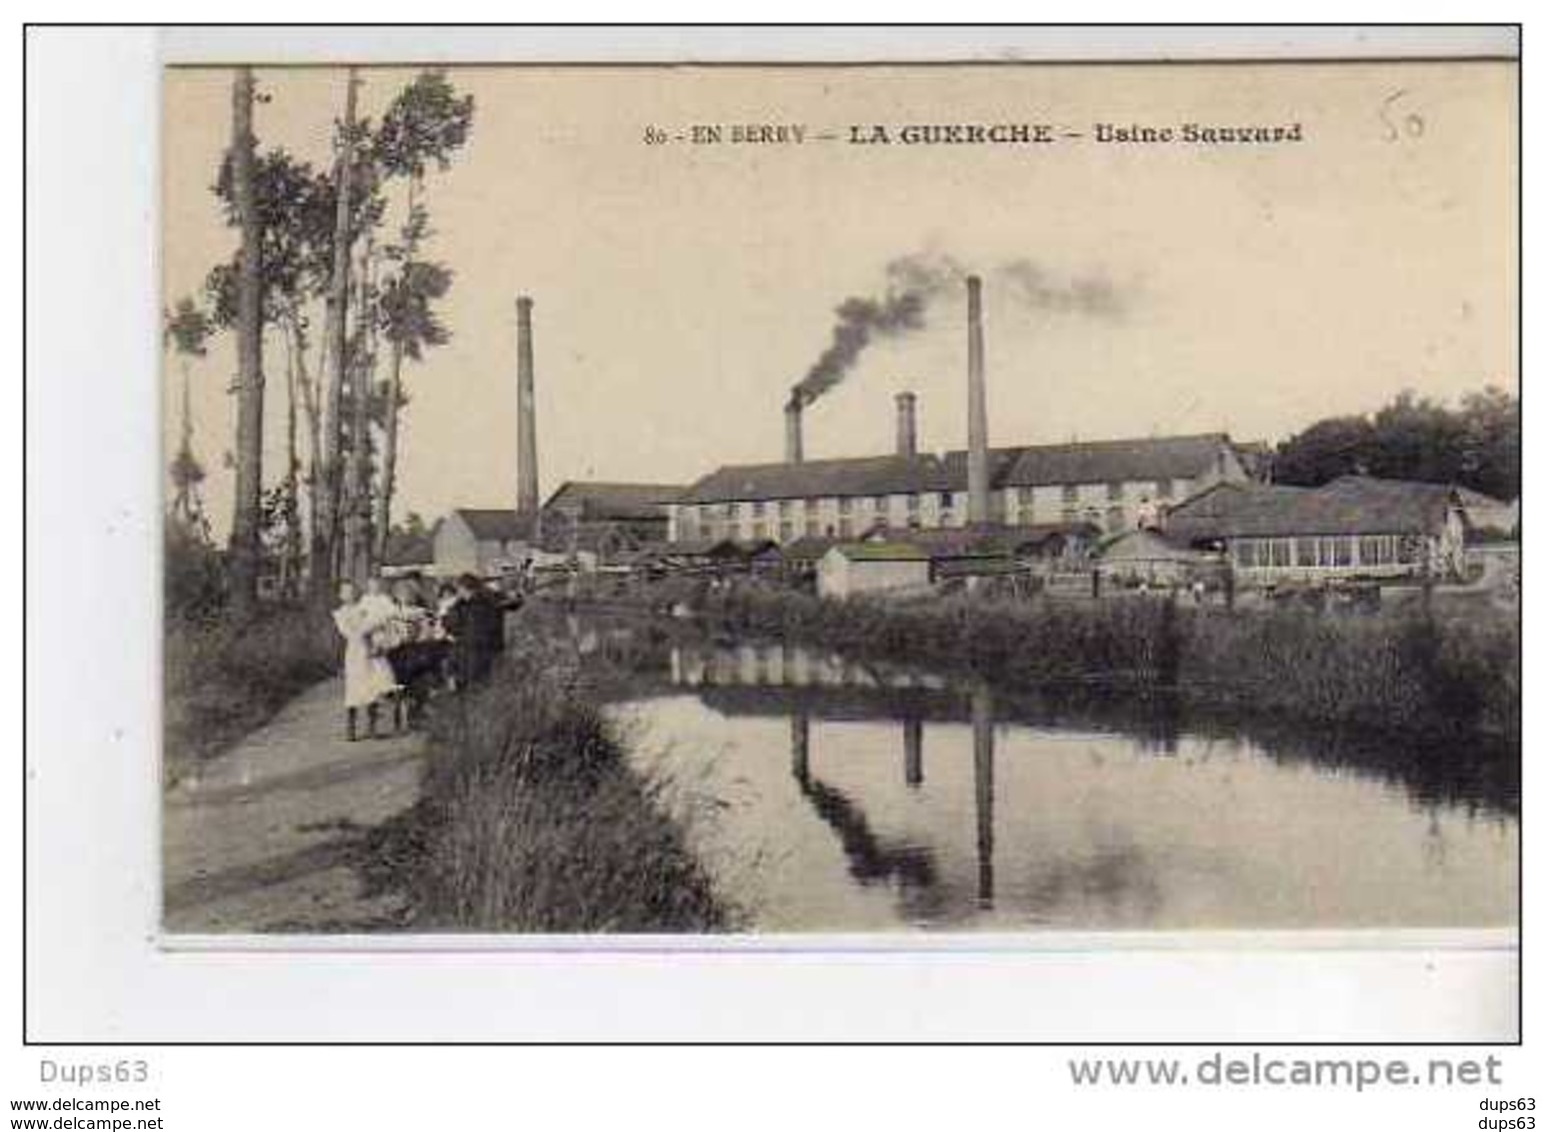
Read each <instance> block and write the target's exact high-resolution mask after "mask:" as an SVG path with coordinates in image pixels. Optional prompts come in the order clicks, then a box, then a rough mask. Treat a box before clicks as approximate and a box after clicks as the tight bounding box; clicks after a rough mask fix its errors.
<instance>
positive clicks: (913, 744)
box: [901, 717, 923, 790]
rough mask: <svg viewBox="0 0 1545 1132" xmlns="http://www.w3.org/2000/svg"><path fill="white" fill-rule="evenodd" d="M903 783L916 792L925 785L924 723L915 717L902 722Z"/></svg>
mask: <svg viewBox="0 0 1545 1132" xmlns="http://www.w3.org/2000/svg"><path fill="white" fill-rule="evenodd" d="M901 728H902V730H901V734H902V747H903V750H904V754H903V755H902V763H901V767H902V771H901V773H902V781H903V782H905V783H906V784H907V785H908V786H910V787H912V788H913V789H914V790H916V789H917V788H918V787H919V786H921V785H922V784H923V721H922V720H921V719H917V718H915V717H913V718H909V719H906V720H903V721H902V724H901Z"/></svg>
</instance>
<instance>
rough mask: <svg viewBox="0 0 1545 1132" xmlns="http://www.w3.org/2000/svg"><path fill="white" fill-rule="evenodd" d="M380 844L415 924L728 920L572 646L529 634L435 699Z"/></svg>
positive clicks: (507, 927)
mask: <svg viewBox="0 0 1545 1132" xmlns="http://www.w3.org/2000/svg"><path fill="white" fill-rule="evenodd" d="M429 760H430V761H429V768H428V771H427V773H426V777H425V781H424V786H423V796H422V799H421V801H420V802H419V804H418V805H417V806H416V807H415V808H414V809H413V810H412V811H411V812H410V813H409V814H407V815H406V816H405V817H403V818H401V819H399V820H398V821H397V822H395V823H393V824H392V827H391V828H389V829H388V830H386V831H385V832H384V833H383V835H382V843H381V844H380V845H379V846H378V850H379V857H380V859H381V860H383V861H386V862H390V865H389V870H390V874H391V875H389V876H387V877H385V878H384V883H387V884H390V885H391V886H393V887H397V888H399V889H402V890H405V891H406V892H407V893H408V896H409V901H410V904H411V912H410V923H409V925H408V926H410V927H411V928H413V929H414V930H418V931H487V932H508V931H521V932H658V931H671V932H682V931H714V930H719V929H722V928H724V927H726V926H727V923H728V915H727V913H726V911H725V909H724V908H722V907H721V906H720V904H719V903H718V901H717V900H716V899H715V897H714V894H713V892H712V890H711V888H710V886H709V882H708V878H707V876H706V874H705V873H704V872H703V871H702V869H701V868H700V867H699V865H698V864H697V862H696V861H695V860H694V859H693V857H692V856H691V854H690V853H689V852H688V850H687V848H686V846H685V840H684V837H683V833H682V830H681V829H680V827H679V826H678V825H677V824H675V822H673V821H672V820H671V819H670V818H668V817H667V816H666V814H665V811H664V809H663V807H662V806H660V805H659V804H658V803H657V799H656V796H655V794H656V786H655V785H654V784H652V783H650V782H649V781H648V780H646V779H645V778H644V777H643V776H642V775H641V774H639V773H638V772H637V771H636V770H634V769H633V768H632V767H630V766H629V765H628V762H627V759H626V755H625V753H624V750H623V748H622V746H621V743H620V741H619V739H618V737H617V735H616V734H615V733H614V731H613V729H612V727H611V725H610V724H609V722H608V721H607V720H606V718H605V717H604V715H603V714H602V712H601V710H600V708H599V706H598V705H597V704H596V702H595V701H594V699H593V698H592V697H591V695H590V694H589V693H588V692H587V691H586V690H585V689H584V687H583V685H582V683H581V680H580V674H579V671H578V668H577V666H576V662H575V661H574V659H573V658H572V657H571V656H568V655H566V654H565V653H564V652H563V651H561V650H560V649H558V648H557V647H555V646H553V645H552V644H550V643H546V642H543V641H542V640H541V639H540V638H536V639H527V640H526V641H525V642H524V643H523V645H522V647H521V648H520V650H519V651H518V653H517V654H516V655H511V656H509V657H507V658H506V659H505V660H504V662H503V663H502V664H501V665H500V667H499V668H498V669H497V670H496V672H495V674H494V677H493V679H492V680H491V682H490V684H489V685H488V686H487V687H486V688H483V689H481V690H479V691H477V692H474V693H471V694H469V695H466V696H464V697H460V698H455V699H452V698H447V699H446V700H444V701H442V702H441V704H440V705H439V710H438V712H437V715H436V718H435V720H434V723H433V725H432V729H431V737H430V746H429Z"/></svg>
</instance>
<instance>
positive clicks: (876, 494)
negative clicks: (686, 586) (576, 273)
mask: <svg viewBox="0 0 1545 1132" xmlns="http://www.w3.org/2000/svg"><path fill="white" fill-rule="evenodd" d="M989 479H990V483H991V495H990V511H991V515H992V519H993V521H994V522H995V523H999V524H1008V525H1010V526H1042V525H1046V524H1057V523H1061V524H1069V525H1072V524H1084V523H1092V524H1093V525H1095V526H1096V527H1098V528H1099V529H1100V530H1102V531H1106V532H1114V531H1120V530H1127V529H1131V528H1134V527H1139V526H1151V525H1156V524H1157V522H1158V521H1159V518H1160V517H1161V516H1162V514H1163V513H1164V512H1165V511H1166V510H1167V509H1168V508H1169V507H1171V506H1173V505H1175V504H1178V503H1180V502H1181V501H1183V500H1185V499H1187V498H1189V497H1191V496H1193V495H1195V494H1197V493H1198V492H1201V491H1205V490H1206V489H1207V488H1209V487H1211V486H1213V485H1214V484H1217V483H1243V482H1247V481H1248V479H1249V477H1248V475H1247V473H1246V471H1245V467H1244V464H1243V463H1242V462H1241V460H1240V457H1239V454H1238V452H1237V451H1236V450H1235V448H1234V446H1233V444H1232V443H1231V442H1230V441H1229V438H1228V437H1227V436H1225V435H1223V434H1222V433H1210V434H1205V435H1200V436H1180V437H1156V438H1149V439H1140V440H1111V441H1094V442H1088V443H1075V444H1056V445H1037V446H1030V447H1022V448H997V449H993V450H992V451H991V453H990V454H989ZM966 489H967V483H966V453H965V452H964V451H957V452H949V453H946V454H944V455H942V456H939V455H933V454H928V453H924V454H918V455H908V454H897V455H893V456H865V457H855V458H847V459H834V460H807V461H802V462H796V463H788V462H785V463H778V464H741V465H727V466H725V467H721V468H719V469H717V470H716V471H714V472H711V473H709V474H708V475H706V476H704V477H703V478H702V479H700V480H698V481H697V482H696V483H694V484H692V485H691V486H690V487H688V488H687V489H686V490H685V491H684V492H683V493H682V494H681V495H680V496H679V497H678V498H677V500H676V501H675V502H673V503H671V504H670V505H669V520H668V530H669V537H670V540H671V541H672V542H691V541H694V540H697V539H704V538H707V539H719V538H733V539H740V540H746V541H749V540H754V539H763V538H766V539H773V540H775V541H777V542H779V543H782V544H787V543H790V542H793V541H795V540H796V539H800V538H806V537H823V538H836V539H852V538H858V537H860V536H862V535H863V534H864V533H866V532H868V531H870V530H873V529H875V528H876V527H881V528H888V529H892V530H907V529H922V530H927V529H933V528H939V527H960V526H964V525H965V523H966Z"/></svg>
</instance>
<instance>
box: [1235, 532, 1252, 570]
mask: <svg viewBox="0 0 1545 1132" xmlns="http://www.w3.org/2000/svg"><path fill="white" fill-rule="evenodd" d="M1234 562H1235V564H1236V565H1239V566H1242V567H1244V568H1245V569H1247V570H1248V569H1249V568H1250V567H1252V566H1254V565H1255V543H1254V542H1252V541H1251V540H1250V539H1240V540H1239V541H1238V542H1236V543H1235V544H1234Z"/></svg>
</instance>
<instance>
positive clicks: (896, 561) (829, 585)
mask: <svg viewBox="0 0 1545 1132" xmlns="http://www.w3.org/2000/svg"><path fill="white" fill-rule="evenodd" d="M931 565H932V564H931V560H930V556H929V554H928V552H927V551H926V550H923V549H921V548H919V547H915V546H909V545H907V544H905V543H897V542H848V543H838V544H837V545H835V546H833V547H832V548H831V549H830V550H828V551H827V552H826V553H825V554H824V555H823V556H822V557H821V560H820V563H819V565H818V566H817V568H816V592H817V593H819V594H820V595H821V596H822V597H836V598H846V597H852V596H854V595H855V594H872V593H897V592H906V591H909V590H910V591H915V592H921V591H923V590H926V589H927V588H928V586H929V583H930V580H931V577H932V573H931Z"/></svg>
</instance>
